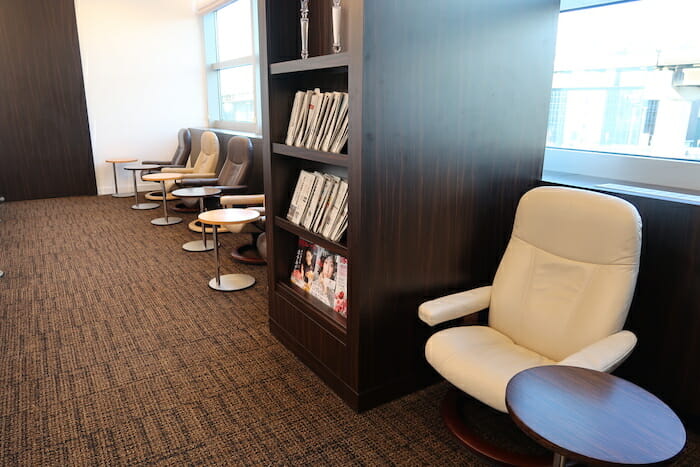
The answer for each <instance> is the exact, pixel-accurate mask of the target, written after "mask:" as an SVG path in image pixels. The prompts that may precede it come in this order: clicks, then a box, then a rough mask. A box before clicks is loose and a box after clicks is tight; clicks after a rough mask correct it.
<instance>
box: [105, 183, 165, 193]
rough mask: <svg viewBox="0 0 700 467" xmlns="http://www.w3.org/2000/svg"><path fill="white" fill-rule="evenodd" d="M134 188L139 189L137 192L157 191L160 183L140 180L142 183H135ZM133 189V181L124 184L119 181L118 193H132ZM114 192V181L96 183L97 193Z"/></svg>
mask: <svg viewBox="0 0 700 467" xmlns="http://www.w3.org/2000/svg"><path fill="white" fill-rule="evenodd" d="M136 188H137V189H138V190H139V193H147V192H149V191H157V190H160V183H158V184H155V183H152V182H142V183H136ZM133 191H134V184H133V182H132V183H130V184H129V185H126V184H125V183H120V184H119V193H133ZM112 193H114V183H113V182H112V183H110V184H104V185H98V186H97V194H98V195H111V194H112Z"/></svg>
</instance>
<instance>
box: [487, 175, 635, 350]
mask: <svg viewBox="0 0 700 467" xmlns="http://www.w3.org/2000/svg"><path fill="white" fill-rule="evenodd" d="M640 249H641V219H640V217H639V213H638V212H637V210H636V209H635V208H634V206H632V205H631V204H630V203H628V202H626V201H624V200H622V199H620V198H616V197H613V196H608V195H603V194H600V193H594V192H591V191H585V190H576V189H572V188H563V187H540V188H535V189H534V190H531V191H529V192H528V193H526V194H525V195H524V196H523V197H522V199H521V200H520V203H519V205H518V209H517V212H516V215H515V223H514V225H513V233H512V235H511V238H510V242H509V243H508V247H507V248H506V252H505V254H504V255H503V259H502V260H501V264H500V265H499V267H498V271H497V272H496V277H495V278H494V282H493V290H492V297H491V305H490V309H489V326H491V327H493V328H495V329H496V330H498V331H500V332H501V333H503V334H505V335H507V336H509V337H510V338H511V339H513V341H514V342H515V343H516V344H518V345H521V346H523V347H526V348H528V349H530V350H533V351H535V352H537V353H539V354H541V355H544V356H546V357H548V358H550V359H552V360H557V361H558V360H561V359H563V358H565V357H567V356H568V355H571V354H572V353H574V352H576V351H578V350H580V349H582V348H583V347H585V346H587V345H589V344H591V343H593V342H595V341H597V340H599V339H602V338H604V337H606V336H608V335H611V334H614V333H615V332H618V331H620V330H621V329H622V326H623V325H624V323H625V319H626V318H627V312H628V311H629V306H630V303H631V301H632V295H633V293H634V287H635V283H636V280H637V272H638V270H639V253H640Z"/></svg>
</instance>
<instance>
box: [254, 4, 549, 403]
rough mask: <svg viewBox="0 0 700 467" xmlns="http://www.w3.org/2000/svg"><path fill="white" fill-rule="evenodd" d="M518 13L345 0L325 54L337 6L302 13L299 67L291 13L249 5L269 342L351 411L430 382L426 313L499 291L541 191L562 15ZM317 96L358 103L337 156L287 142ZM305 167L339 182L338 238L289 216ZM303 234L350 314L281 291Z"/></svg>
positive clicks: (295, 13)
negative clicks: (510, 249) (311, 92)
mask: <svg viewBox="0 0 700 467" xmlns="http://www.w3.org/2000/svg"><path fill="white" fill-rule="evenodd" d="M527 4H528V5H527V7H524V6H523V5H522V0H503V1H501V2H493V1H491V0H470V1H469V2H465V1H464V0H443V2H441V5H440V8H425V2H420V1H418V0H402V1H400V2H399V1H392V2H389V1H386V2H385V1H382V2H379V1H372V2H370V1H367V0H352V1H346V2H342V12H343V14H342V16H343V21H342V23H343V32H342V40H341V42H342V47H343V52H342V53H340V54H333V53H332V51H331V44H332V34H331V24H332V21H331V2H330V1H329V2H310V6H309V8H310V11H309V20H310V22H309V54H310V58H308V59H306V60H301V59H299V55H300V39H299V32H300V31H299V30H300V28H299V3H298V2H295V1H293V2H290V1H289V0H262V1H260V2H259V3H258V8H259V14H258V17H259V18H260V31H261V37H262V38H263V40H262V41H261V44H260V56H261V70H263V72H262V73H261V81H262V86H261V88H262V123H263V140H264V141H263V163H264V174H265V195H266V206H265V207H266V212H267V221H266V222H267V223H266V233H267V245H268V259H267V264H268V266H267V267H268V274H267V275H268V290H269V307H270V308H269V324H270V331H271V333H272V334H273V335H274V336H275V337H276V338H277V339H278V340H279V341H280V342H281V343H282V344H283V345H285V346H286V347H287V348H288V349H290V351H292V352H293V353H294V354H295V355H296V356H297V357H298V358H299V359H300V360H301V361H303V362H304V363H305V364H306V365H307V366H308V367H309V368H311V369H312V370H313V371H314V372H315V373H316V374H317V375H318V376H319V378H320V380H322V381H323V382H325V383H326V384H327V385H328V386H329V387H330V388H332V389H333V390H334V391H335V392H336V393H337V394H338V395H339V396H340V397H341V398H343V400H344V401H345V402H346V403H347V404H348V405H349V406H350V407H352V408H353V409H355V410H365V409H369V408H372V407H375V406H377V405H379V404H381V403H383V402H386V401H388V400H391V399H395V398H397V397H400V396H402V395H405V394H407V393H410V392H412V391H414V390H416V389H419V388H421V387H424V386H426V385H427V384H430V383H432V382H434V381H436V379H437V376H436V374H435V372H434V371H433V370H432V369H431V368H430V367H429V365H428V364H427V362H426V361H425V357H424V346H425V342H426V340H427V339H428V337H429V336H430V334H431V333H432V332H433V330H432V329H431V328H429V327H428V326H427V325H424V324H423V323H421V322H420V320H419V319H418V316H417V314H418V306H419V305H420V304H421V303H422V302H424V301H425V300H429V299H431V298H435V297H439V296H442V295H446V294H448V293H452V292H456V291H459V290H467V289H470V288H473V287H479V286H483V285H487V284H489V283H491V281H492V280H493V276H494V274H495V271H496V268H497V266H498V261H499V259H500V257H501V256H502V254H503V250H504V249H505V246H506V244H507V241H508V237H509V235H510V230H511V228H512V226H513V217H514V214H515V207H516V206H517V202H518V200H519V198H520V196H522V194H523V193H524V192H525V191H527V190H528V189H529V188H532V187H533V186H535V185H536V184H537V181H538V179H539V176H540V174H541V168H542V157H543V148H544V143H545V136H546V133H547V131H546V129H547V112H548V103H549V99H550V94H551V79H552V71H553V57H554V44H555V36H556V21H557V17H558V13H559V12H558V8H557V7H556V5H555V2H552V1H551V0H528V2H527ZM446 12H449V18H447V17H446V16H445V14H446ZM513 37H518V40H517V41H513V39H512V38H513ZM418 43H420V47H415V46H411V45H410V44H418ZM513 57H517V60H514V59H513ZM524 66H525V67H527V69H528V73H526V74H522V69H523V67H524ZM495 68H498V69H499V73H497V74H494V73H493V70H494V69H495ZM513 76H519V79H518V80H513V79H512V77H513ZM314 88H320V89H321V90H323V91H324V92H325V91H343V92H347V93H348V94H349V96H350V100H349V109H348V112H349V116H350V117H349V118H350V122H349V136H348V142H347V146H346V148H345V150H344V154H334V153H328V152H322V151H313V150H308V149H305V148H297V147H294V146H287V145H285V144H281V143H280V141H284V140H285V136H286V134H287V128H288V125H289V117H290V112H291V109H292V105H293V101H294V95H295V93H296V92H297V91H300V90H308V89H314ZM301 170H307V171H312V172H313V171H315V170H317V171H319V172H325V173H332V174H334V175H337V176H341V177H343V178H345V179H346V180H347V182H348V210H349V222H348V229H347V232H346V234H345V239H344V240H343V241H342V242H331V241H329V240H327V239H325V238H323V237H322V236H320V235H318V234H315V233H312V232H309V231H308V230H306V229H304V228H303V227H300V226H298V225H296V224H293V223H291V222H289V221H288V220H286V218H285V217H286V214H287V210H288V209H289V204H290V201H291V197H292V196H293V192H294V187H295V186H296V183H297V181H298V178H299V172H300V171H301ZM299 238H304V239H305V240H308V241H310V242H312V243H315V244H317V245H319V246H321V247H323V248H325V249H327V250H329V251H331V252H333V253H335V254H339V255H341V256H344V257H345V258H347V260H348V288H347V296H348V303H347V310H348V311H347V320H344V321H343V320H342V317H341V316H340V315H338V314H337V313H335V312H334V311H333V310H332V309H331V308H329V307H328V306H326V305H324V304H323V303H322V302H320V301H319V300H316V299H315V298H314V297H312V296H310V295H309V294H307V293H305V292H304V291H302V290H301V289H298V288H297V287H295V286H294V285H292V284H291V282H290V275H291V272H292V268H293V265H294V260H295V258H296V253H297V250H298V242H299Z"/></svg>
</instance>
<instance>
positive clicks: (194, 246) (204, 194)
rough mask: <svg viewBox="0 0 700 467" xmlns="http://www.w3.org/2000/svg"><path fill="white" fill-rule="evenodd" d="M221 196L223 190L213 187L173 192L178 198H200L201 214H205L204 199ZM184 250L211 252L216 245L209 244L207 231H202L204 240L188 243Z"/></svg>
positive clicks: (181, 189)
mask: <svg viewBox="0 0 700 467" xmlns="http://www.w3.org/2000/svg"><path fill="white" fill-rule="evenodd" d="M219 194H221V188H212V187H206V186H205V187H192V188H178V189H177V190H174V191H173V195H175V196H177V197H178V198H199V213H200V214H201V213H203V212H205V209H204V198H210V197H212V196H216V195H219ZM182 249H183V250H185V251H211V250H213V249H214V244H213V243H211V242H210V243H209V244H207V233H206V229H202V239H201V240H195V241H193V242H187V243H185V244H184V245H182Z"/></svg>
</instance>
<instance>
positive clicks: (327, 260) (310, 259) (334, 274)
mask: <svg viewBox="0 0 700 467" xmlns="http://www.w3.org/2000/svg"><path fill="white" fill-rule="evenodd" d="M291 282H292V284H294V285H296V286H297V287H299V288H300V289H302V290H304V291H305V292H309V294H311V296H312V297H314V298H316V299H318V300H319V301H321V302H322V303H323V304H325V305H327V306H328V307H330V308H332V309H333V311H335V312H336V313H338V314H340V315H341V316H343V317H345V318H347V309H348V305H347V303H348V298H347V295H348V260H347V258H345V257H343V256H340V255H336V254H334V253H331V252H330V251H328V250H326V249H325V248H323V247H320V246H318V245H314V244H313V243H311V242H309V241H307V240H304V239H302V238H300V239H299V242H298V248H297V254H296V257H295V259H294V269H293V270H292V274H291Z"/></svg>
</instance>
